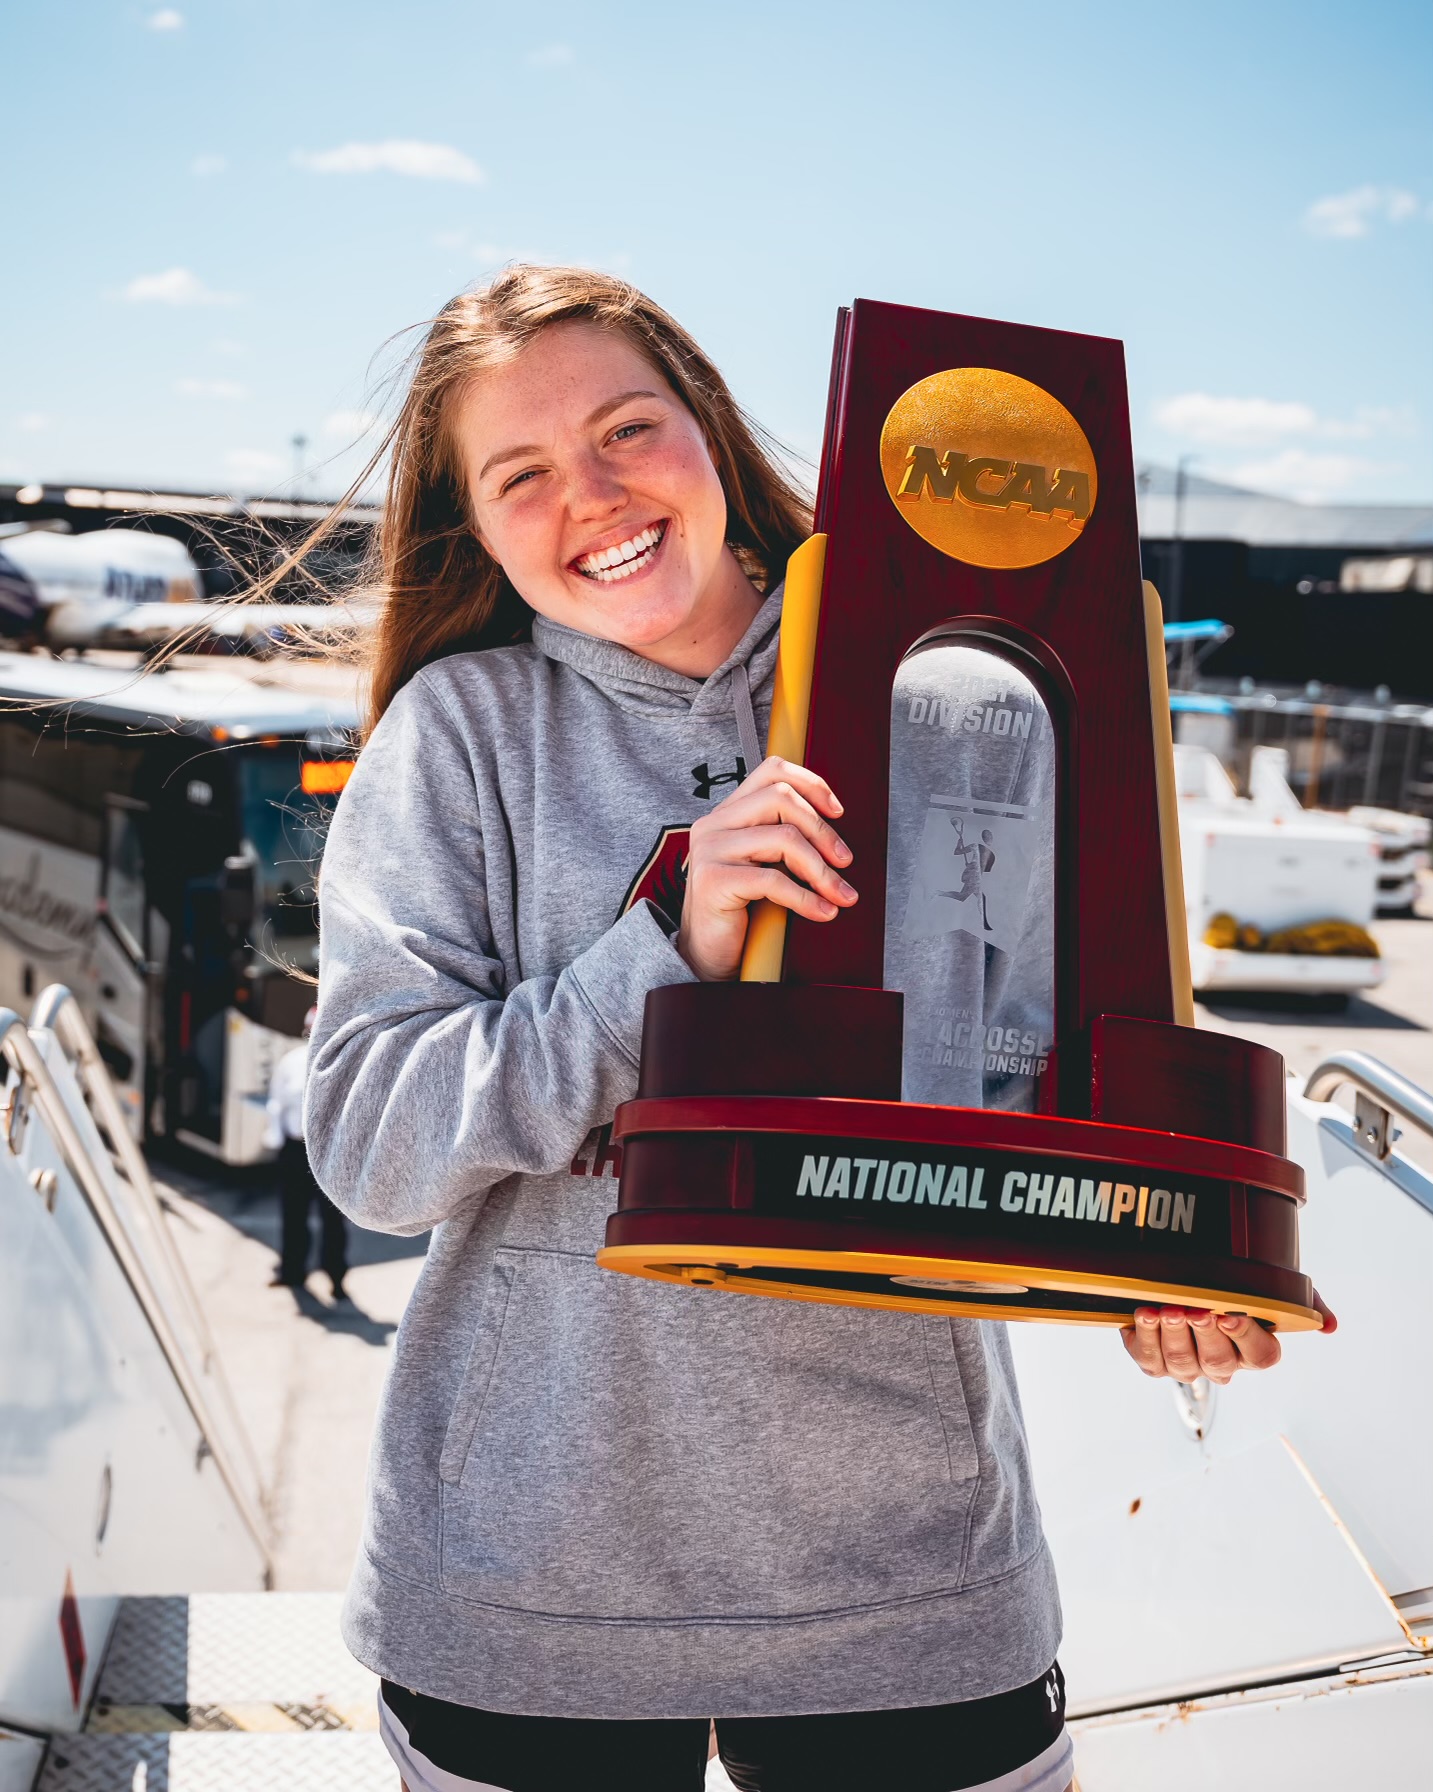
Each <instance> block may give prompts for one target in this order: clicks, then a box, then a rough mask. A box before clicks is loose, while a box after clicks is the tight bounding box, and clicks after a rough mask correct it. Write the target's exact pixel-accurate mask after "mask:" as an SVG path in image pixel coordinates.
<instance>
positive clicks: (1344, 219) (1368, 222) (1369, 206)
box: [1304, 186, 1422, 237]
mask: <svg viewBox="0 0 1433 1792" xmlns="http://www.w3.org/2000/svg"><path fill="white" fill-rule="evenodd" d="M1420 210H1422V207H1421V206H1420V205H1419V203H1418V200H1417V197H1416V196H1415V195H1414V194H1412V193H1410V192H1408V191H1407V190H1406V189H1405V188H1403V187H1375V186H1363V187H1354V188H1353V189H1352V191H1351V192H1348V193H1330V194H1329V195H1328V196H1327V197H1326V198H1324V199H1316V200H1315V201H1314V203H1313V204H1312V205H1311V206H1310V207H1309V208H1308V210H1307V211H1306V212H1305V213H1304V228H1305V229H1306V230H1308V231H1310V232H1311V233H1312V234H1313V235H1314V236H1331V237H1358V236H1367V235H1368V233H1369V231H1370V230H1372V228H1373V226H1374V225H1375V224H1380V223H1388V224H1405V223H1407V221H1408V220H1409V219H1410V218H1416V217H1417V216H1418V213H1419V212H1420Z"/></svg>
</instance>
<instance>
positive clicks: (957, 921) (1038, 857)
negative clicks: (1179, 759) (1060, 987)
mask: <svg viewBox="0 0 1433 1792" xmlns="http://www.w3.org/2000/svg"><path fill="white" fill-rule="evenodd" d="M885 984H886V988H887V989H898V990H900V991H901V992H902V994H903V995H904V996H905V1041H904V1055H903V1090H902V1093H903V1099H904V1100H906V1101H920V1102H934V1103H937V1104H938V1105H941V1106H947V1107H984V1108H1001V1109H1005V1110H1007V1111H1013V1112H1019V1113H1029V1112H1031V1111H1032V1110H1033V1109H1034V1107H1035V1105H1036V1090H1037V1086H1038V1081H1039V1078H1040V1076H1041V1075H1042V1073H1043V1072H1044V1070H1045V1067H1046V1064H1047V1063H1048V1060H1049V1055H1050V1049H1051V1047H1052V1045H1053V1043H1054V1018H1055V731H1054V727H1053V725H1052V723H1051V720H1050V716H1049V713H1048V711H1047V710H1046V708H1045V704H1044V701H1043V700H1042V698H1041V696H1040V694H1039V692H1038V691H1037V690H1036V688H1035V686H1034V685H1033V684H1032V683H1031V682H1030V680H1029V679H1028V678H1026V677H1025V675H1024V674H1023V673H1022V672H1020V671H1019V670H1017V668H1016V667H1015V666H1014V665H1013V664H1012V663H1011V662H1010V661H1009V660H1006V659H1004V658H1003V657H1002V656H1001V655H1000V654H998V653H996V652H993V651H991V650H989V649H987V648H985V647H970V646H965V645H960V644H957V643H956V642H954V641H951V640H943V641H942V640H937V641H934V642H932V643H930V644H929V645H927V646H923V647H920V648H917V649H916V650H914V651H913V652H912V653H910V654H908V655H907V656H906V658H905V659H904V660H903V661H902V662H901V665H900V668H899V670H898V671H897V673H896V679H895V686H894V691H893V696H892V703H891V809H890V832H889V835H888V837H887V857H886V941H885Z"/></svg>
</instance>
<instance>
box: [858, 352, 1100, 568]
mask: <svg viewBox="0 0 1433 1792" xmlns="http://www.w3.org/2000/svg"><path fill="white" fill-rule="evenodd" d="M881 472H882V474H883V475H884V476H885V481H886V490H887V491H888V492H889V493H890V494H891V501H892V502H893V503H894V505H895V507H896V509H897V510H899V511H900V513H901V515H902V516H903V517H904V518H905V519H906V521H907V522H908V523H909V524H910V526H911V527H912V529H914V530H915V532H916V534H917V535H920V536H922V537H923V538H924V539H925V540H926V541H928V542H929V543H930V544H931V546H932V547H933V548H939V550H940V551H941V553H942V554H949V555H950V556H951V558H952V559H953V560H964V561H966V562H967V563H968V564H969V565H971V566H996V567H1006V568H1010V567H1017V566H1038V565H1039V564H1040V562H1041V561H1042V560H1053V559H1054V557H1055V555H1056V554H1061V553H1063V552H1064V551H1065V549H1066V548H1067V547H1069V546H1070V545H1071V543H1072V542H1074V541H1077V540H1078V539H1079V535H1080V531H1081V530H1082V529H1083V528H1084V526H1085V524H1086V523H1087V522H1088V521H1089V518H1090V514H1091V512H1092V511H1093V510H1094V508H1095V491H1096V484H1097V482H1096V478H1095V457H1094V455H1093V453H1092V452H1091V451H1090V444H1089V442H1088V441H1087V440H1086V438H1085V432H1084V430H1082V429H1081V428H1080V426H1079V424H1078V423H1076V421H1075V419H1074V418H1073V417H1072V416H1071V415H1070V413H1069V412H1068V411H1067V410H1066V409H1065V407H1064V405H1062V404H1061V403H1060V401H1059V399H1057V398H1052V397H1051V396H1050V394H1049V393H1048V392H1046V391H1045V390H1044V389H1043V388H1042V387H1040V386H1036V385H1033V384H1032V383H1031V382H1030V381H1029V380H1022V379H1019V378H1017V376H1016V375H1015V374H1013V373H999V372H997V371H996V369H995V368H993V367H952V368H950V369H948V370H947V371H946V372H944V373H933V374H931V375H930V376H929V378H927V379H923V380H917V381H916V383H915V385H913V386H911V387H910V388H909V389H908V390H907V391H905V392H903V393H902V394H901V396H900V397H899V398H898V399H897V400H896V402H895V403H894V404H893V405H892V406H891V412H890V415H889V416H888V417H887V418H886V421H885V426H884V427H883V428H882V430H881Z"/></svg>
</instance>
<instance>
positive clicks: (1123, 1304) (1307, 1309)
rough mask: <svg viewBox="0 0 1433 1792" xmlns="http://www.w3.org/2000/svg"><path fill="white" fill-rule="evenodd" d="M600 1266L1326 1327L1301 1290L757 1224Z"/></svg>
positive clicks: (791, 1294)
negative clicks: (832, 1244) (947, 1250)
mask: <svg viewBox="0 0 1433 1792" xmlns="http://www.w3.org/2000/svg"><path fill="white" fill-rule="evenodd" d="M710 1229H711V1231H713V1232H715V1231H716V1230H717V1228H716V1227H715V1226H713V1227H711V1228H710ZM623 1230H624V1231H625V1230H627V1228H623ZM597 1262H598V1264H599V1265H600V1266H601V1267H602V1268H603V1269H611V1270H616V1271H617V1272H618V1273H619V1274H622V1275H629V1276H642V1277H645V1278H646V1279H647V1280H648V1281H654V1282H668V1283H671V1284H673V1285H675V1286H677V1287H684V1288H714V1289H720V1290H722V1291H723V1292H725V1293H728V1294H764V1295H768V1296H771V1297H774V1298H776V1299H779V1300H805V1301H818V1302H821V1303H823V1304H825V1305H827V1306H841V1307H868V1308H877V1309H882V1310H885V1311H889V1312H897V1313H936V1314H944V1315H945V1316H946V1317H947V1318H958V1319H1017V1320H1029V1321H1039V1322H1042V1323H1045V1324H1054V1325H1104V1326H1128V1325H1131V1324H1133V1322H1134V1313H1135V1309H1136V1308H1138V1307H1151V1306H1176V1307H1202V1308H1206V1309H1207V1310H1209V1311H1210V1312H1214V1313H1247V1314H1248V1315H1249V1316H1250V1317H1251V1318H1253V1319H1258V1320H1260V1321H1262V1322H1263V1323H1264V1324H1265V1325H1268V1326H1270V1327H1271V1328H1272V1329H1273V1330H1275V1331H1319V1330H1321V1329H1322V1326H1323V1319H1322V1317H1321V1316H1320V1314H1319V1313H1318V1311H1317V1309H1315V1308H1314V1307H1312V1306H1310V1305H1308V1304H1307V1302H1308V1299H1309V1296H1308V1294H1307V1292H1306V1291H1305V1289H1301V1288H1298V1287H1293V1288H1289V1289H1286V1290H1284V1292H1285V1293H1286V1294H1291V1295H1293V1296H1295V1298H1293V1299H1280V1298H1277V1297H1276V1296H1275V1295H1273V1294H1272V1293H1263V1294H1256V1293H1253V1292H1235V1291H1232V1290H1231V1289H1230V1288H1229V1287H1228V1286H1227V1283H1225V1284H1224V1285H1222V1286H1219V1285H1216V1286H1209V1287H1206V1286H1203V1285H1201V1284H1199V1283H1196V1282H1191V1281H1188V1280H1185V1279H1182V1278H1181V1279H1175V1280H1167V1281H1166V1280H1160V1279H1158V1278H1157V1277H1155V1276H1152V1275H1151V1276H1138V1275H1111V1274H1109V1273H1108V1272H1107V1271H1100V1270H1076V1269H1073V1268H1071V1267H1069V1266H1068V1265H1067V1266H1065V1267H1062V1268H1059V1269H1056V1268H1052V1267H1051V1266H1049V1265H1047V1264H1032V1263H1013V1262H1012V1263H994V1262H990V1261H988V1260H986V1259H984V1258H980V1257H967V1258H959V1257H950V1256H945V1255H939V1256H937V1255H930V1256H927V1255H924V1254H919V1255H918V1254H913V1253H912V1252H911V1251H910V1250H909V1249H908V1250H906V1251H904V1252H900V1251H853V1250H839V1249H828V1250H815V1249H811V1248H804V1249H803V1248H802V1247H800V1246H792V1245H786V1246H776V1245H768V1246H762V1245H757V1244H755V1243H753V1242H752V1228H751V1224H750V1221H749V1220H748V1222H747V1224H746V1225H745V1226H744V1227H743V1228H742V1243H741V1244H740V1246H737V1245H736V1244H734V1243H731V1244H726V1245H722V1244H712V1243H707V1244H696V1243H692V1244H672V1243H658V1242H653V1243H651V1244H608V1245H606V1246H605V1247H604V1248H603V1249H602V1250H600V1251H599V1252H598V1253H597ZM1213 1279H1214V1280H1215V1281H1219V1280H1221V1279H1220V1278H1213ZM1292 1279H1293V1280H1294V1281H1295V1282H1298V1281H1302V1280H1303V1278H1302V1277H1295V1278H1292ZM1299 1296H1302V1297H1303V1298H1302V1299H1301V1298H1298V1297H1299Z"/></svg>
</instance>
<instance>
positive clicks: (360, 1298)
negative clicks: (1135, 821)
mask: <svg viewBox="0 0 1433 1792" xmlns="http://www.w3.org/2000/svg"><path fill="white" fill-rule="evenodd" d="M1373 932H1374V934H1375V936H1376V937H1377V939H1378V942H1379V945H1380V948H1381V949H1382V952H1383V955H1384V960H1385V963H1386V964H1387V967H1388V975H1387V978H1386V980H1385V982H1384V983H1383V984H1382V986H1381V987H1380V988H1378V989H1376V990H1373V991H1371V992H1370V993H1369V994H1368V995H1367V996H1355V997H1354V998H1353V999H1352V1001H1351V1002H1350V1003H1349V1005H1348V1008H1347V1009H1346V1010H1345V1011H1343V1012H1320V1011H1318V1010H1317V1009H1316V1008H1313V1007H1312V1006H1311V1005H1310V1004H1309V1003H1308V1001H1307V1000H1304V1001H1302V1002H1300V1001H1297V1000H1294V999H1285V1000H1281V1001H1279V1002H1278V1003H1275V1002H1274V1001H1273V1000H1272V998H1267V997H1265V998H1252V997H1251V998H1246V999H1242V1000H1239V1001H1235V1000H1233V999H1231V998H1227V997H1221V998H1220V999H1218V1000H1217V1001H1210V1002H1209V1003H1206V1004H1201V1006H1200V1008H1199V1023H1200V1025H1201V1026H1209V1027H1216V1028H1219V1029H1221V1030H1222V1031H1225V1032H1231V1033H1242V1034H1244V1035H1245V1036H1246V1037H1248V1038H1251V1039H1256V1040H1259V1041H1260V1042H1261V1043H1263V1044H1266V1045H1271V1046H1273V1047H1274V1048H1275V1049H1276V1050H1278V1051H1281V1052H1282V1053H1283V1054H1284V1057H1285V1059H1286V1061H1287V1063H1288V1066H1289V1068H1290V1070H1291V1071H1293V1072H1294V1073H1295V1074H1296V1075H1297V1076H1299V1077H1300V1078H1302V1077H1305V1076H1307V1075H1308V1073H1309V1072H1310V1071H1311V1070H1313V1069H1314V1067H1315V1065H1316V1064H1317V1063H1318V1062H1319V1060H1320V1059H1321V1058H1323V1057H1326V1056H1327V1055H1328V1054H1329V1053H1330V1052H1333V1051H1340V1050H1358V1051H1365V1052H1369V1053H1371V1054H1372V1055H1373V1056H1374V1057H1377V1058H1382V1059H1383V1060H1384V1061H1385V1062H1386V1063H1388V1064H1390V1065H1392V1066H1393V1067H1394V1068H1395V1069H1397V1070H1400V1071H1402V1073H1403V1074H1404V1075H1405V1076H1408V1077H1410V1078H1411V1079H1412V1080H1413V1081H1414V1082H1416V1083H1419V1084H1421V1085H1423V1086H1424V1087H1425V1088H1427V1087H1433V879H1429V878H1427V877H1425V879H1424V881H1423V884H1422V889H1421V894H1420V899H1419V902H1418V905H1417V913H1416V914H1415V916H1413V917H1411V918H1408V919H1400V920H1395V921H1380V922H1378V923H1376V924H1375V926H1374V928H1373ZM1338 1099H1339V1100H1340V1101H1342V1102H1344V1103H1345V1104H1346V1105H1348V1106H1350V1107H1351V1106H1352V1100H1351V1097H1350V1094H1349V1092H1348V1091H1347V1090H1344V1091H1343V1092H1342V1093H1341V1094H1340V1096H1339V1097H1338ZM1399 1149H1400V1150H1402V1151H1405V1152H1406V1153H1407V1155H1408V1156H1409V1157H1411V1158H1412V1159H1413V1160H1414V1161H1415V1162H1417V1163H1419V1164H1420V1165H1422V1166H1423V1167H1424V1168H1425V1169H1427V1170H1429V1171H1433V1139H1429V1138H1427V1137H1425V1136H1423V1135H1421V1134H1418V1133H1417V1132H1416V1131H1415V1130H1414V1129H1413V1128H1408V1129H1407V1136H1405V1137H1404V1138H1403V1139H1402V1140H1400V1141H1399ZM155 1170H156V1174H157V1176H158V1178H159V1180H160V1181H161V1182H162V1183H163V1184H164V1185H165V1186H166V1188H167V1190H168V1191H169V1195H170V1199H171V1203H172V1210H173V1214H174V1221H175V1229H176V1236H177V1237H178V1239H179V1242H180V1246H181V1249H182V1251H183V1254H184V1256H185V1259H186V1261H187V1262H188V1265H189V1269H190V1272H191V1274H192V1275H193V1276H194V1278H195V1281H196V1282H197V1284H198V1287H199V1292H200V1295H201V1298H202V1299H203V1302H204V1306H205V1310H206V1312H207V1314H208V1316H209V1321H210V1324H211V1326H212V1328H213V1330H214V1334H215V1337H216V1340H217V1343H218V1346H219V1349H220V1351H221V1353H222V1355H223V1359H224V1363H225V1367H226V1369H227V1370H228V1374H229V1377H230V1380H231V1381H232V1383H233V1385H234V1391H235V1396H236V1399H237V1401H238V1405H239V1409H240V1412H241V1414H242V1415H243V1417H244V1420H245V1421H246V1423H247V1425H248V1427H249V1431H250V1435H251V1437H252V1438H253V1442H254V1445H255V1448H256V1450H257V1452H258V1455H259V1460H260V1463H261V1465H262V1467H263V1471H264V1475H265V1484H266V1499H265V1510H266V1515H267V1517H268V1521H269V1525H270V1532H271V1542H272V1548H273V1554H274V1561H275V1584H276V1586H277V1587H278V1588H280V1589H281V1590H285V1591H320V1590H326V1589H336V1588H339V1587H341V1586H343V1584H344V1583H345V1581H346V1580H347V1577H348V1572H349V1568H350V1566H351V1564H352V1561H353V1554H354V1550H355V1549H356V1547H357V1543H358V1536H359V1529H360V1525H361V1522H362V1513H363V1487H364V1473H365V1467H366V1463H367V1456H368V1439H369V1433H370V1431H371V1428H372V1424H373V1414H374V1410H375V1408H376V1406H377V1402H378V1395H379V1390H380V1388H381V1387H382V1383H383V1377H384V1374H385V1372H386V1369H387V1366H388V1360H389V1353H390V1351H391V1349H392V1342H393V1334H394V1332H395V1331H396V1329H397V1325H398V1321H399V1319H400V1318H401V1317H402V1314H403V1308H404V1306H405V1305H406V1304H407V1300H408V1296H409V1293H410V1292H411V1290H412V1287H413V1283H414V1281H415V1280H416V1279H417V1275H418V1270H419V1268H420V1265H421V1261H422V1252H423V1248H424V1241H423V1240H422V1239H406V1238H390V1237H387V1236H384V1235H382V1234H378V1233H373V1232H359V1231H357V1230H356V1229H354V1230H353V1232H352V1259H353V1268H352V1270H351V1271H350V1273H349V1276H348V1281H347V1287H348V1290H349V1293H350V1295H351V1296H352V1299H351V1302H350V1303H345V1304H341V1305H335V1304H334V1303H333V1302H332V1301H331V1300H330V1298H329V1294H328V1287H327V1282H326V1279H325V1278H324V1277H323V1276H322V1275H319V1274H314V1275H313V1276H311V1277H310V1278H309V1287H308V1288H307V1289H305V1290H303V1291H302V1292H300V1293H298V1294H295V1293H294V1292H292V1291H291V1290H289V1289H286V1288H270V1287H269V1286H268V1282H269V1278H270V1276H271V1275H272V1274H273V1269H274V1265H275V1262H276V1260H277V1246H278V1232H279V1223H278V1202H277V1198H276V1196H275V1194H274V1192H273V1188H272V1184H271V1183H269V1182H268V1181H267V1179H266V1178H265V1177H264V1176H262V1175H254V1174H252V1173H251V1174H248V1175H246V1176H245V1177H244V1178H242V1179H240V1178H236V1177H233V1176H227V1177H226V1176H225V1175H224V1174H222V1173H215V1172H213V1171H210V1170H209V1169H207V1168H206V1167H205V1166H203V1165H201V1164H197V1163H195V1162H194V1161H193V1160H191V1161H190V1162H189V1163H187V1164H186V1165H185V1167H184V1168H183V1169H179V1168H176V1166H174V1165H173V1164H168V1163H163V1162H161V1163H157V1164H156V1165H155ZM1111 1348H1112V1349H1114V1348H1118V1346H1117V1345H1116V1344H1115V1342H1114V1340H1113V1339H1112V1340H1111Z"/></svg>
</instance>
